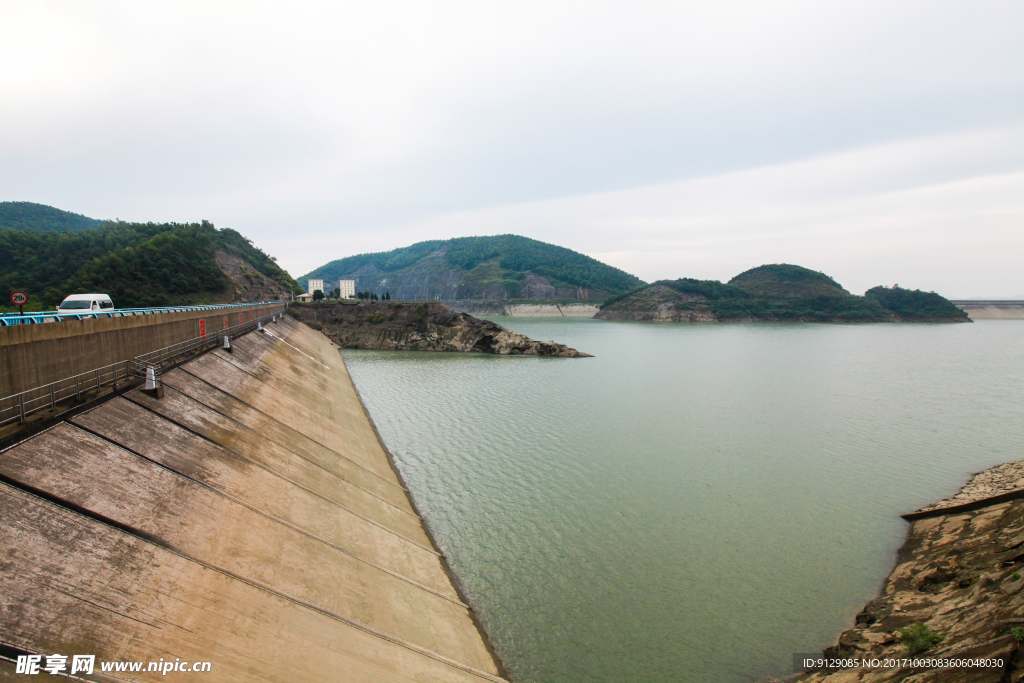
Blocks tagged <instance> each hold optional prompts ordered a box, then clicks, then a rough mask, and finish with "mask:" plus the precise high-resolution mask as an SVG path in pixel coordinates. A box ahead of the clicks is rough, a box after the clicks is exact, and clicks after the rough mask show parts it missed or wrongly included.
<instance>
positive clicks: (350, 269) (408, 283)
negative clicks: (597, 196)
mask: <svg viewBox="0 0 1024 683" xmlns="http://www.w3.org/2000/svg"><path fill="white" fill-rule="evenodd" d="M310 278H313V279H323V280H325V282H324V287H325V288H326V289H328V290H331V289H333V288H334V287H337V281H338V280H341V279H353V280H355V281H356V289H357V290H358V291H366V292H372V293H375V294H377V295H383V294H384V293H385V292H389V293H390V294H391V297H392V299H396V300H399V299H406V300H408V299H433V298H441V299H604V298H606V297H608V296H610V295H613V294H617V293H619V292H624V291H627V290H630V289H633V288H635V287H638V286H640V285H642V284H643V281H642V280H641V279H640V278H638V277H636V276H634V275H630V274H629V273H626V272H625V271H622V270H619V269H618V268H614V267H612V266H609V265H607V264H605V263H601V262H600V261H598V260H597V259H594V258H591V257H589V256H587V255H585V254H581V253H579V252H576V251H573V250H571V249H566V248H565V247H559V246H556V245H553V244H548V243H546V242H540V241H538V240H534V239H530V238H528V237H521V236H519V235H496V236H493V237H456V238H453V239H449V240H429V241H426V242H418V243H416V244H413V245H411V246H408V247H404V248H401V249H394V250H392V251H387V252H378V253H372V254H358V255H356V256H349V257H347V258H343V259H338V260H336V261H331V262H330V263H327V264H325V265H323V266H320V267H319V268H316V269H315V270H313V271H311V272H309V273H307V274H306V275H303V276H302V277H300V278H299V281H300V284H306V281H307V280H309V279H310ZM332 281H333V282H334V283H335V284H333V285H331V284H329V283H330V282H332Z"/></svg>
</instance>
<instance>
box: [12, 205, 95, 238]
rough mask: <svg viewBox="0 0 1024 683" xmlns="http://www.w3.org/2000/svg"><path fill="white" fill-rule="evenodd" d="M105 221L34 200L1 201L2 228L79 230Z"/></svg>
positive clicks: (43, 230) (47, 230) (38, 230)
mask: <svg viewBox="0 0 1024 683" xmlns="http://www.w3.org/2000/svg"><path fill="white" fill-rule="evenodd" d="M102 224H103V221H101V220H97V219H95V218H89V217H88V216H83V215H82V214H80V213H71V212H70V211H61V210H60V209H55V208H53V207H52V206H46V205H45V204H34V203H32V202H0V230H27V231H29V232H79V231H82V230H88V229H89V228H98V227H99V226H100V225H102Z"/></svg>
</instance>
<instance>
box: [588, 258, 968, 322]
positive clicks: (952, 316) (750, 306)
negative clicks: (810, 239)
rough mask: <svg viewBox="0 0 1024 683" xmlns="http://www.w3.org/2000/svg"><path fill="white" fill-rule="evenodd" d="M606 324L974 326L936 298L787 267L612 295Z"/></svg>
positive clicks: (603, 310)
mask: <svg viewBox="0 0 1024 683" xmlns="http://www.w3.org/2000/svg"><path fill="white" fill-rule="evenodd" d="M594 317H595V318H597V319H599V320H647V321H663V322H718V321H730V320H732V321H804V322H971V319H970V318H969V317H968V316H967V313H966V312H965V311H963V310H961V309H959V308H957V306H956V305H954V304H953V303H952V302H950V301H949V300H948V299H946V298H944V297H942V296H940V295H938V294H936V293H935V292H922V291H921V290H909V289H903V288H900V287H899V286H898V285H894V286H893V287H882V286H879V287H873V288H871V289H869V290H868V291H867V292H865V293H864V295H863V296H857V295H854V294H851V293H850V292H848V291H847V290H846V289H844V288H843V286H842V285H840V284H839V283H838V282H836V281H835V280H833V279H832V278H831V277H829V276H828V275H826V274H824V273H820V272H818V271H814V270H810V269H809V268H804V267H802V266H797V265H791V264H787V263H781V264H770V265H763V266H759V267H757V268H752V269H750V270H747V271H744V272H742V273H740V274H739V275H737V276H736V277H734V278H732V279H731V280H729V282H728V283H725V284H723V283H722V282H720V281H718V280H695V279H692V278H680V279H678V280H659V281H657V282H653V283H651V284H649V285H644V286H642V287H638V288H636V289H633V290H631V291H629V292H624V293H622V294H619V295H616V296H612V297H609V298H608V299H607V300H605V302H604V304H603V305H602V306H601V310H600V311H599V312H598V313H597V315H595V316H594Z"/></svg>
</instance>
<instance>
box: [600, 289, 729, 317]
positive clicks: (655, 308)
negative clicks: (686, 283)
mask: <svg viewBox="0 0 1024 683" xmlns="http://www.w3.org/2000/svg"><path fill="white" fill-rule="evenodd" d="M706 302H707V299H706V298H705V297H702V296H695V295H693V294H684V293H682V292H677V291H675V290H674V289H671V288H669V287H666V286H664V285H654V286H651V287H648V288H646V289H643V290H640V291H639V292H636V293H635V294H633V295H632V296H630V297H628V298H627V299H624V300H622V301H620V302H616V303H613V304H611V305H610V306H608V307H606V308H602V309H601V310H600V311H598V313H597V315H595V316H594V319H596V320H650V321H655V322H675V323H678V322H701V323H713V322H716V321H717V320H718V317H717V316H716V315H715V314H714V313H712V312H711V311H710V310H708V307H707V303H706Z"/></svg>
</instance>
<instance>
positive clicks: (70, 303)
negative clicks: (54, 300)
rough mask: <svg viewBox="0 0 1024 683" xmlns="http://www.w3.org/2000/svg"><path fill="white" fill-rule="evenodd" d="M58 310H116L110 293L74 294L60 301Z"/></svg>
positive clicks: (66, 311) (92, 311) (85, 311)
mask: <svg viewBox="0 0 1024 683" xmlns="http://www.w3.org/2000/svg"><path fill="white" fill-rule="evenodd" d="M57 310H58V311H60V312H61V313H94V312H96V311H112V310H114V302H113V301H111V300H110V295H109V294H72V295H71V296H69V297H68V298H66V299H64V301H62V302H60V306H58V307H57Z"/></svg>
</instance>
